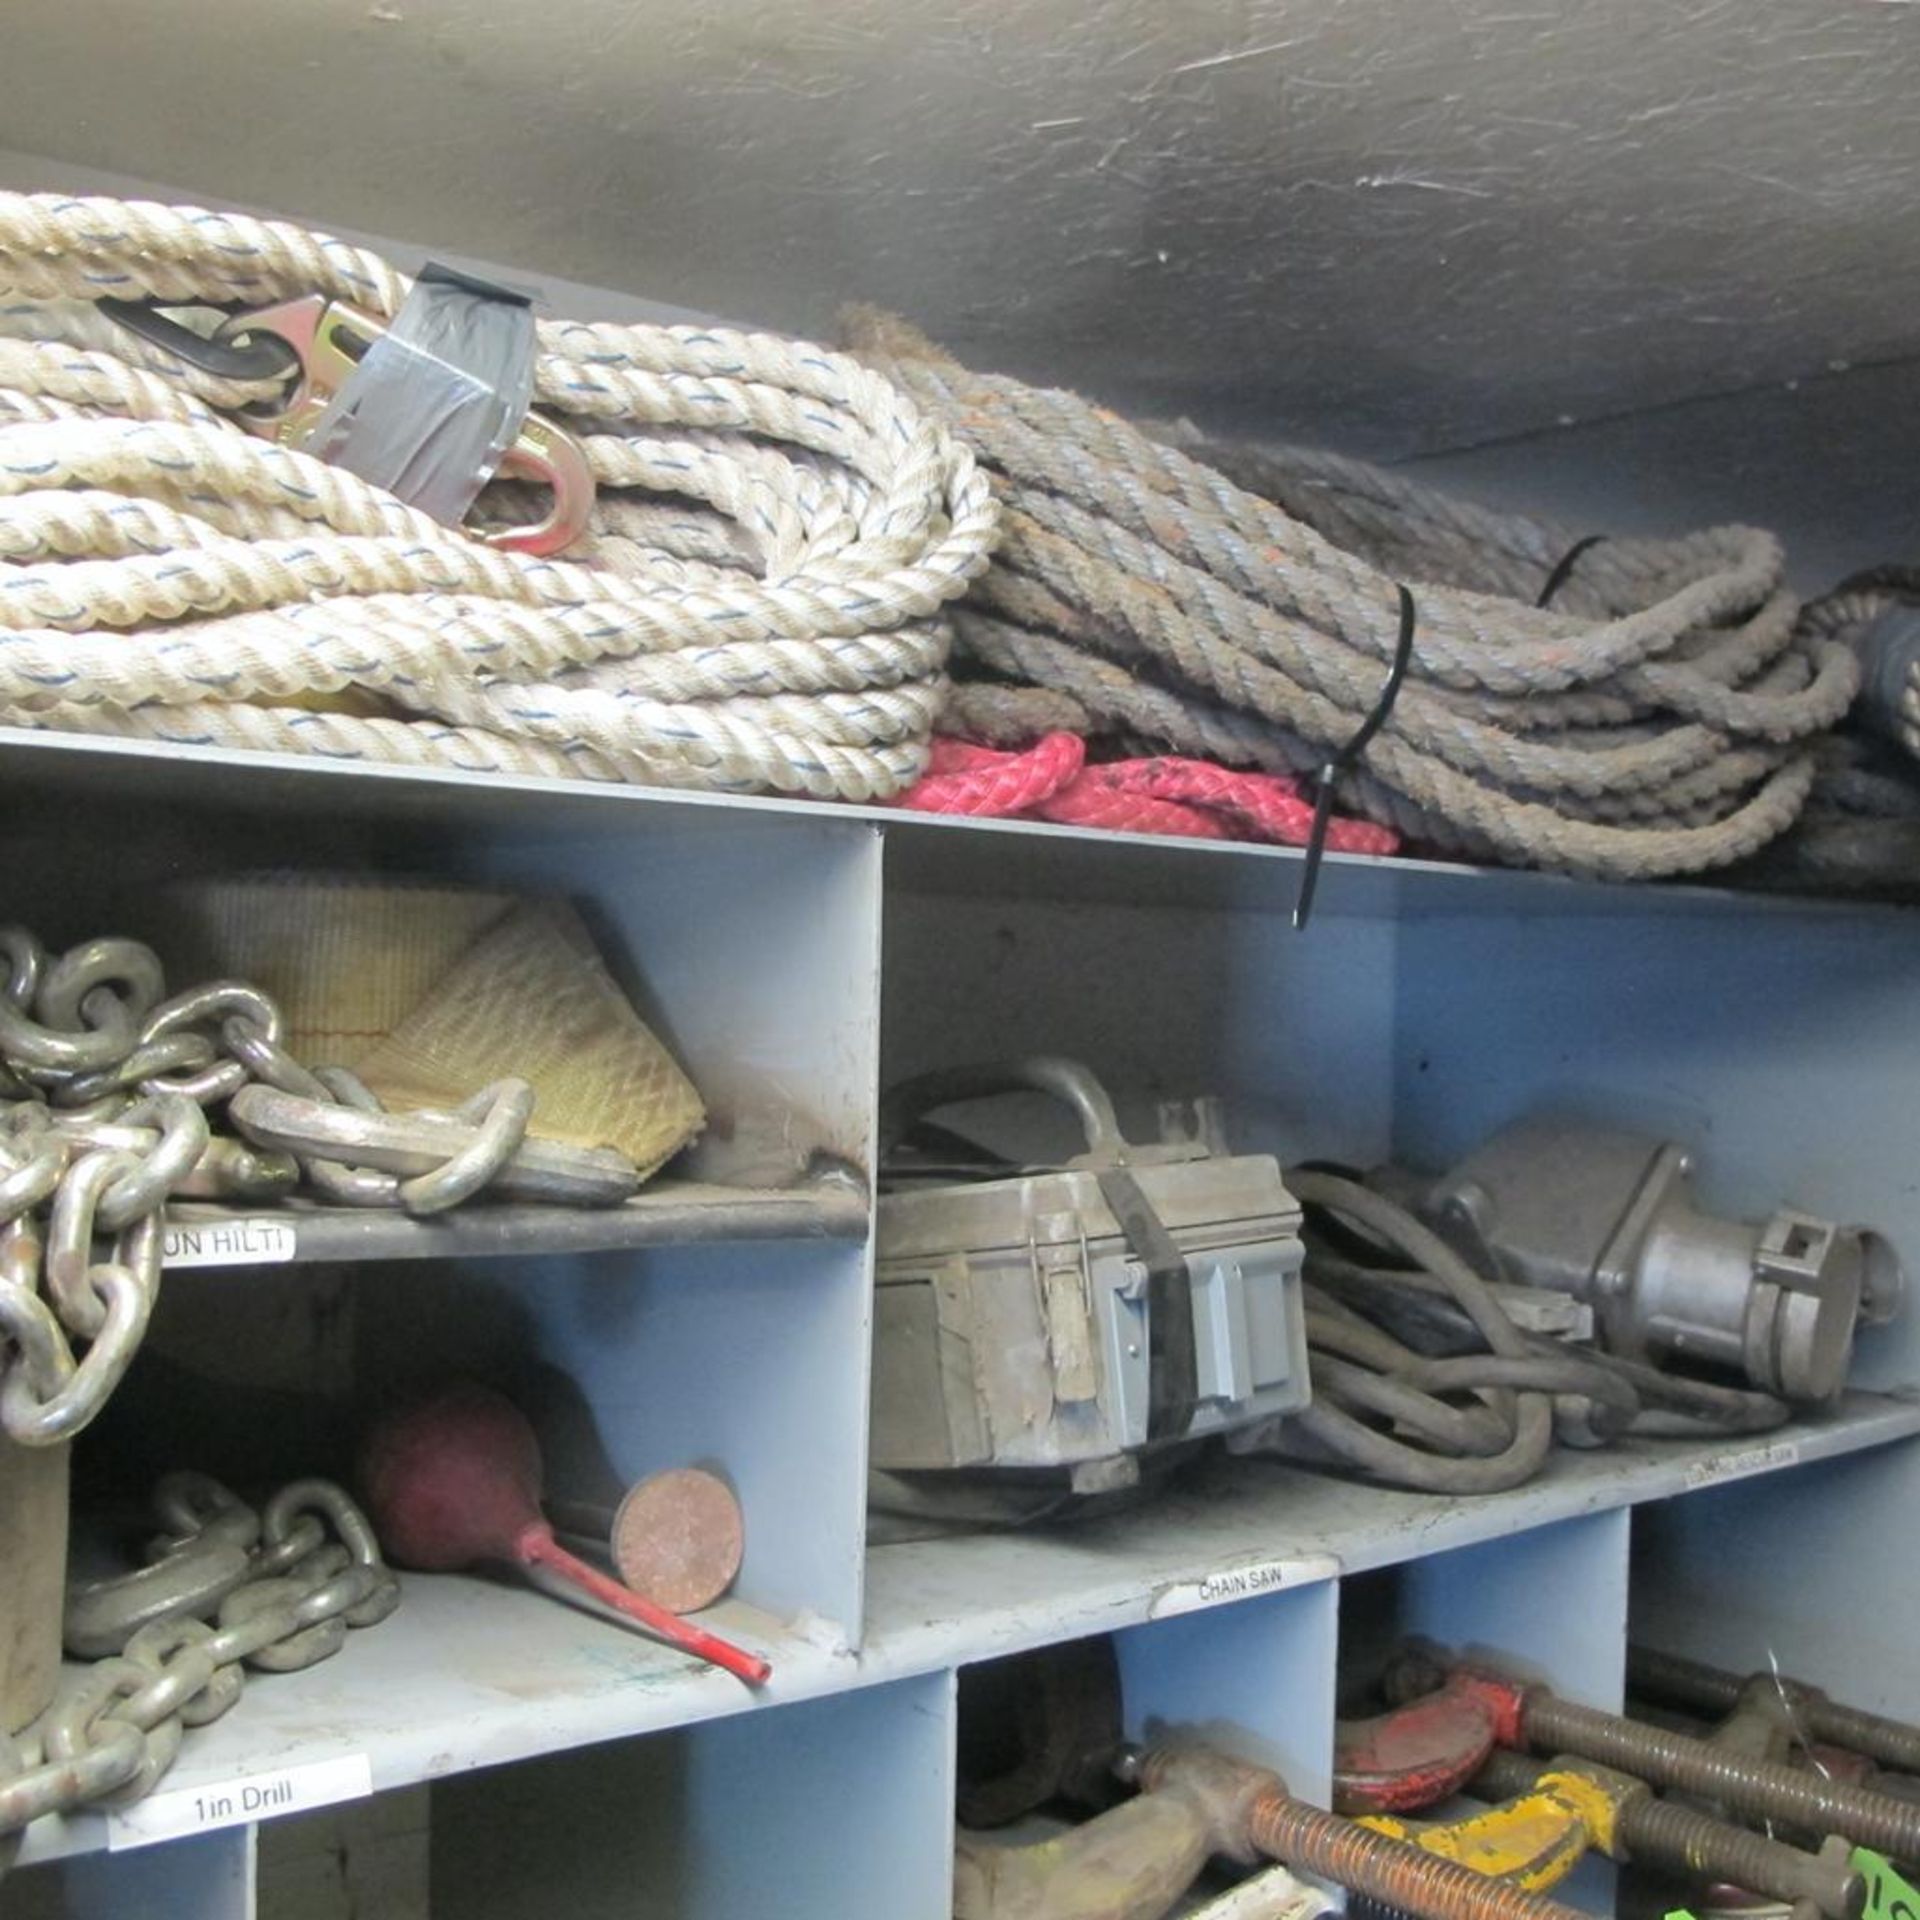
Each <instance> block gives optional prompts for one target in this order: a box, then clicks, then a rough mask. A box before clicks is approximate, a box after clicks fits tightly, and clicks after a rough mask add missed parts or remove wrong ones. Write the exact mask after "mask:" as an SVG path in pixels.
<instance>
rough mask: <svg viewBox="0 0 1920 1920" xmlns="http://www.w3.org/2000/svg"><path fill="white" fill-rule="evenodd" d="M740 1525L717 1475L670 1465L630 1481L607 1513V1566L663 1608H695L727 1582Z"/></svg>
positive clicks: (736, 1562) (736, 1566)
mask: <svg viewBox="0 0 1920 1920" xmlns="http://www.w3.org/2000/svg"><path fill="white" fill-rule="evenodd" d="M744 1545H745V1529H744V1528H743V1526H742V1524H741V1519H740V1503H739V1501H737V1500H736V1499H735V1498H734V1497H733V1492H732V1489H731V1488H729V1487H728V1485H727V1483H726V1482H725V1481H724V1480H720V1479H717V1478H716V1477H715V1476H714V1475H713V1474H710V1473H703V1472H702V1471H701V1470H700V1469H699V1468H698V1467H672V1468H669V1469H668V1470H667V1471H666V1472H665V1473H656V1474H650V1475H649V1476H648V1477H647V1478H646V1479H645V1480H639V1481H636V1482H635V1483H634V1485H633V1486H632V1487H630V1488H629V1489H628V1491H627V1497H626V1498H625V1499H624V1500H622V1501H621V1502H620V1510H619V1512H617V1513H616V1514H615V1515H614V1516H613V1564H614V1565H615V1566H616V1567H617V1568H618V1569H619V1570H620V1578H621V1579H622V1580H624V1581H625V1582H626V1583H627V1585H628V1586H630V1587H631V1588H632V1589H633V1590H634V1592H635V1593H637V1594H639V1595H641V1596H642V1597H643V1598H644V1599H647V1600H651V1601H652V1602H653V1603H654V1605H655V1606H657V1607H665V1608H666V1609H667V1611H668V1612H669V1613H697V1612H698V1611H699V1610H700V1609H701V1608H702V1607H708V1606H711V1605H712V1604H713V1603H714V1601H716V1600H718V1599H719V1598H720V1596H721V1595H722V1594H723V1593H725V1592H726V1590H727V1589H728V1588H729V1587H730V1586H732V1585H733V1576H734V1575H735V1574H736V1573H738V1572H739V1571H740V1555H741V1552H742V1550H743V1547H744Z"/></svg>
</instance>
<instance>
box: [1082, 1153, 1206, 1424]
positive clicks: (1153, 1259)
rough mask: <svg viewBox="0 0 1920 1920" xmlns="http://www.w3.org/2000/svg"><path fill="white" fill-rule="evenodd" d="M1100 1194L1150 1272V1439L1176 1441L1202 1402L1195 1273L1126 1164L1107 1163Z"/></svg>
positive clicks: (1148, 1317)
mask: <svg viewBox="0 0 1920 1920" xmlns="http://www.w3.org/2000/svg"><path fill="white" fill-rule="evenodd" d="M1098 1178H1099V1181H1100V1195H1101V1198H1102V1199H1104V1200H1105V1201H1106V1203H1107V1206H1108V1207H1109V1208H1110V1209H1111V1211H1112V1213H1113V1217H1114V1219H1115V1220H1117V1221H1118V1222H1119V1223H1120V1231H1121V1233H1122V1234H1124V1235H1125V1236H1126V1242H1127V1249H1128V1251H1129V1252H1130V1253H1132V1255H1133V1257H1134V1258H1135V1259H1136V1260H1138V1261H1139V1262H1140V1264H1141V1265H1142V1266H1143V1267H1145V1268H1146V1270H1147V1438H1148V1439H1149V1440H1150V1441H1151V1440H1177V1439H1179V1438H1180V1436H1181V1435H1182V1434H1184V1433H1185V1432H1186V1431H1187V1429H1188V1428H1189V1427H1191V1426H1192V1425H1193V1416H1194V1410H1195V1409H1196V1408H1197V1407H1198V1406H1199V1404H1200V1368H1199V1359H1198V1356H1197V1355H1196V1353H1195V1351H1194V1343H1193V1276H1192V1275H1191V1274H1190V1273H1189V1272H1188V1271H1187V1259H1186V1255H1185V1254H1183V1253H1182V1252H1181V1251H1180V1249H1179V1247H1178V1246H1176V1245H1175V1244H1174V1238H1173V1235H1172V1234H1170V1233H1169V1232H1168V1231H1167V1228H1166V1223H1165V1222H1164V1221H1163V1220H1162V1219H1161V1218H1160V1216H1159V1215H1158V1214H1157V1213H1156V1212H1154V1210H1153V1202H1152V1201H1151V1200H1149V1199H1148V1198H1147V1196H1146V1194H1145V1193H1144V1192H1143V1191H1142V1190H1141V1186H1140V1182H1139V1181H1138V1180H1136V1179H1135V1178H1134V1177H1133V1174H1132V1172H1131V1171H1130V1170H1129V1169H1128V1168H1126V1167H1107V1168H1104V1169H1102V1171H1101V1172H1100V1174H1099V1176H1098Z"/></svg>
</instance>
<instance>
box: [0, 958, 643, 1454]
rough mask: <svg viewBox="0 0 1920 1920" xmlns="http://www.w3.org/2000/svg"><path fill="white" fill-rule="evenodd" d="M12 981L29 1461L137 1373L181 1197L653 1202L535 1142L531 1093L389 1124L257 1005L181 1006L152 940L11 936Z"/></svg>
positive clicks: (587, 1161)
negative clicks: (63, 941) (264, 1102)
mask: <svg viewBox="0 0 1920 1920" xmlns="http://www.w3.org/2000/svg"><path fill="white" fill-rule="evenodd" d="M0 966H4V970H5V980H4V984H0V1432H4V1434H5V1436H6V1437H7V1438H9V1439H11V1440H14V1441H16V1442H18V1443H19V1444H20V1445H22V1446H30V1447H40V1446H52V1445H55V1444H57V1443H58V1442H60V1441H62V1440H66V1439H70V1438H71V1437H72V1436H73V1435H74V1434H76V1433H78V1432H79V1431H80V1430H81V1428H83V1427H84V1426H86V1425H87V1423H88V1422H89V1421H90V1420H92V1419H93V1417H94V1416H95V1415H96V1414H97V1413H98V1412H99V1411H100V1409H101V1407H102V1406H103V1405H104V1404H105V1402H106V1400H107V1397H108V1396H109V1395H110V1394H111V1393H112V1391H113V1389H114V1386H115V1385H116V1384H117V1383H118V1381H119V1379H120V1377H121V1375H122V1374H124V1373H125V1372H126V1370H127V1367H128V1365H129V1363H130V1362H131V1361H132V1359H133V1355H134V1352H135V1350H136V1349H137V1348H138V1346H139V1344H140V1340H141V1336H142V1335H143V1334H144V1332H145V1331H146V1326H147V1321H148V1318H149V1317H150V1315H151V1314H152V1312H153V1304H154V1299H155V1296H156V1294H157V1293H158V1291H159V1285H160V1261H161V1247H162V1239H163V1229H164V1215H165V1209H166V1207H167V1205H168V1203H169V1202H170V1201H172V1200H175V1199H182V1198H193V1199H217V1200H229V1201H245V1202H256V1203H258V1202H269V1201H274V1200H278V1199H281V1198H284V1197H285V1196H286V1195H287V1194H289V1193H290V1192H291V1191H292V1190H293V1189H294V1188H295V1187H296V1186H297V1185H299V1184H301V1183H302V1182H304V1183H305V1184H306V1186H307V1187H309V1188H310V1189H311V1190H312V1191H313V1192H314V1194H315V1195H317V1196H318V1197H319V1198H320V1199H322V1200H324V1201H328V1202H331V1203H332V1204H334V1205H340V1206H355V1207H394V1208H401V1209H404V1210H406V1211H407V1212H410V1213H414V1214H431V1213H438V1212H441V1211H443V1210H445V1209H446V1208H448V1207H452V1206H457V1205H458V1204H460V1203H461V1202H462V1201H464V1200H467V1199H469V1198H471V1197H472V1196H473V1195H474V1194H476V1193H478V1192H481V1191H483V1190H485V1189H487V1188H494V1189H495V1190H496V1191H498V1192H501V1193H513V1194H518V1195H521V1196H524V1197H530V1198H537V1199H542V1200H550V1201H555V1202H559V1203H562V1204H575V1205H608V1204H613V1203H615V1202H618V1201H620V1200H623V1199H625V1198H626V1197H627V1196H628V1195H629V1194H630V1193H632V1192H633V1190H634V1188H635V1187H636V1186H637V1185H638V1184H639V1176H638V1174H637V1172H636V1170H635V1168H634V1166H633V1164H632V1162H631V1161H629V1160H627V1159H626V1157H625V1156H624V1155H622V1154H618V1153H614V1152H612V1151H610V1150H607V1149H604V1148H592V1149H589V1148H577V1147H566V1146H562V1145H559V1144H558V1143H555V1142H552V1141H529V1140H528V1137H527V1126H528V1121H529V1119H530V1118H531V1115H532V1112H533V1093H532V1089H531V1088H530V1087H529V1086H528V1085H527V1083H526V1082H525V1081H522V1080H502V1081H498V1082H496V1083H495V1084H494V1085H492V1086H490V1087H487V1088H485V1089H483V1090H482V1091H481V1092H480V1093H479V1094H477V1095H475V1096H474V1098H473V1099H472V1100H469V1101H468V1102H467V1103H466V1104H465V1105H464V1106H462V1107H461V1108H459V1109H458V1111H457V1112H455V1113H451V1114H447V1113H439V1112H430V1111H424V1110H423V1111H421V1112H417V1113H411V1114H389V1113H387V1112H386V1111H385V1110H384V1109H383V1108H382V1106H381V1104H380V1101H379V1099H378V1098H377V1097H376V1096H375V1095H374V1094H373V1093H372V1091H371V1090H370V1089H368V1088H367V1087H366V1086H364V1085H363V1084H362V1083H361V1082H360V1081H359V1080H357V1079H355V1078H354V1076H353V1075H352V1074H350V1073H348V1072H346V1070H345V1069H343V1068H337V1067H321V1068H318V1069H314V1068H309V1067H307V1066H305V1065H303V1064H302V1063H301V1062H300V1061H299V1060H297V1059H295V1058H294V1057H293V1055H292V1054H291V1053H289V1052H288V1051H287V1048H286V1045H285V1032H286V1023H285V1021H284V1020H283V1018H282V1016H281V1012H280V1009H279V1008H278V1007H277V1006H276V1005H275V1004H274V1002H273V1001H272V999H271V998H269V996H268V995H266V994H265V993H263V992H261V991H260V989H259V988H258V987H254V986H249V985H247V984H246V983H244V982H241V981H236V980H218V981H213V982H210V983H208V984H206V985H204V986H199V987H194V988H190V989H189V990H187V991H186V992H184V993H175V994H173V995H171V996H169V995H168V993H167V986H166V977H165V974H164V972H163V971H162V968H161V964H160V961H159V959H158V957H157V956H156V955H155V954H154V953H153V951H152V949H151V948H149V947H145V946H143V945H141V944H140V942H138V941H137V940H123V939H100V940H89V941H86V942H84V943H83V944H82V945H80V946H77V947H74V948H72V949H71V950H70V951H69V952H67V953H64V954H61V955H59V956H57V957H54V956H50V955H49V954H48V953H47V951H46V949H45V948H44V947H43V946H42V945H41V943H40V942H39V941H38V940H37V939H36V938H35V937H34V936H33V935H32V934H31V933H30V932H28V931H27V930H26V929H25V928H23V927H0ZM251 1089H260V1090H270V1091H271V1093H272V1094H273V1096H274V1099H273V1103H272V1104H271V1106H270V1107H269V1108H268V1109H267V1111H266V1113H265V1116H264V1118H265V1121H266V1122H269V1123H270V1124H254V1123H252V1122H250V1120H249V1111H250V1110H249V1107H248V1104H247V1101H246V1099H245V1098H243V1097H239V1096H244V1095H245V1094H246V1093H247V1092H248V1091H249V1090H251ZM209 1109H218V1110H219V1120H220V1122H221V1123H222V1124H224V1125H225V1126H226V1127H227V1128H229V1129H231V1131H230V1132H227V1133H216V1132H215V1130H214V1122H213V1121H211V1120H210V1119H209V1113H208V1110H209ZM235 1136H238V1137H235ZM103 1242H104V1243H105V1257H104V1258H101V1257H98V1255H99V1250H100V1248H101V1244H102V1243H103ZM76 1342H77V1343H80V1344H81V1345H83V1347H84V1352H83V1353H82V1354H80V1356H79V1357H76V1353H75V1343H76Z"/></svg>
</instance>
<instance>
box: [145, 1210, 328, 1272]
mask: <svg viewBox="0 0 1920 1920" xmlns="http://www.w3.org/2000/svg"><path fill="white" fill-rule="evenodd" d="M299 1244H300V1239H299V1235H298V1234H297V1233H296V1232H295V1230H294V1226H293V1222H292V1221H291V1220H268V1219H261V1218H252V1219H245V1220H193V1221H179V1220H171V1221H169V1222H168V1223H167V1226H166V1230H165V1232H164V1233H163V1234H162V1236H161V1241H160V1264H161V1265H162V1266H166V1267H266V1266H278V1265H279V1264H280V1263H281V1262H282V1261H286V1260H291V1259H292V1258H293V1256H294V1255H295V1253H296V1252H298V1250H299Z"/></svg>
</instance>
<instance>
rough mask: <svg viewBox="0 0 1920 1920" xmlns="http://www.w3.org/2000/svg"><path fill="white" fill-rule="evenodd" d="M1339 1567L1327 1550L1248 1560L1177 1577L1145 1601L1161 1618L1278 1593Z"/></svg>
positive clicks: (1152, 1617)
mask: <svg viewBox="0 0 1920 1920" xmlns="http://www.w3.org/2000/svg"><path fill="white" fill-rule="evenodd" d="M1339 1571H1340V1565H1339V1562H1338V1561H1336V1560H1335V1559H1334V1558H1333V1557H1332V1556H1331V1555H1328V1554H1308V1555H1305V1556H1303V1557H1302V1558H1300V1559H1298V1560H1249V1561H1246V1562H1244V1563H1242V1564H1241V1565H1239V1566H1233V1567H1220V1568H1218V1569H1216V1570H1215V1571H1214V1572H1212V1573H1208V1574H1203V1575H1202V1576H1201V1577H1200V1578H1199V1579H1198V1580H1177V1581H1175V1582H1173V1583H1172V1584H1171V1585H1169V1586H1164V1587H1162V1588H1161V1589H1160V1591H1159V1592H1158V1593H1156V1594H1155V1595H1154V1596H1153V1599H1152V1600H1151V1601H1150V1602H1149V1603H1148V1606H1147V1618H1148V1619H1149V1620H1164V1619H1166V1618H1167V1617H1168V1616H1169V1615H1170V1614H1176V1613H1195V1612H1198V1611H1199V1609H1200V1608H1202V1607H1218V1606H1223V1605H1225V1604H1226V1603H1227V1602H1228V1601H1231V1600H1251V1599H1252V1598H1253V1597H1254V1596H1255V1595H1256V1594H1262V1593H1278V1592H1279V1591H1280V1590H1281V1589H1282V1588H1283V1587H1302V1586H1307V1585H1309V1584H1310V1583H1311V1582H1313V1581H1315V1580H1331V1579H1332V1578H1333V1577H1334V1575H1335V1574H1337V1573H1338V1572H1339Z"/></svg>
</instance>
